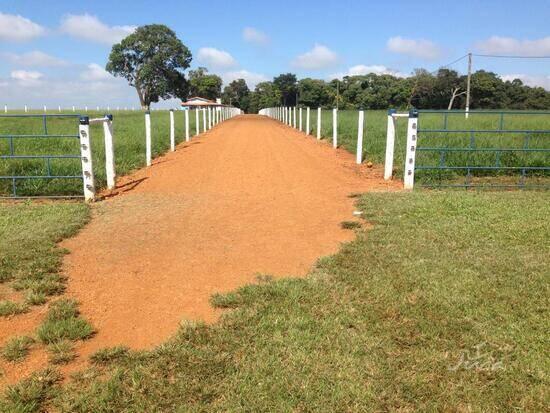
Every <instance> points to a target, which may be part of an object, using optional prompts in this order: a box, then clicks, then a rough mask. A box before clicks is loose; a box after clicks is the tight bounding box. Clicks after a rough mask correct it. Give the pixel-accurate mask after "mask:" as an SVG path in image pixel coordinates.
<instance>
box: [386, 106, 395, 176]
mask: <svg viewBox="0 0 550 413" xmlns="http://www.w3.org/2000/svg"><path fill="white" fill-rule="evenodd" d="M394 113H396V110H395V109H389V110H388V125H387V127H386V159H385V161H384V179H385V180H386V181H387V180H389V179H391V177H392V175H393V153H394V148H395V126H396V125H395V123H396V119H395V118H394V116H393V115H394Z"/></svg>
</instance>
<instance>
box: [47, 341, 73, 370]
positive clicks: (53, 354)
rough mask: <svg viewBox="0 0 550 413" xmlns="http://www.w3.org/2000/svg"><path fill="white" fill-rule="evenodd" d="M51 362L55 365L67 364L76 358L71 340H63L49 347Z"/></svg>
mask: <svg viewBox="0 0 550 413" xmlns="http://www.w3.org/2000/svg"><path fill="white" fill-rule="evenodd" d="M48 352H49V353H50V362H51V363H53V364H67V363H68V362H70V361H72V360H74V359H75V358H76V353H75V351H74V345H73V343H72V342H70V341H69V340H61V341H58V342H55V343H52V344H50V345H49V346H48Z"/></svg>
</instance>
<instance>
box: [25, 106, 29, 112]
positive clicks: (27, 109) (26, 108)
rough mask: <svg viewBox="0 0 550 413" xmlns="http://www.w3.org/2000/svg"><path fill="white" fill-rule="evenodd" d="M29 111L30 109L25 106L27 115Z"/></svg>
mask: <svg viewBox="0 0 550 413" xmlns="http://www.w3.org/2000/svg"><path fill="white" fill-rule="evenodd" d="M28 111H29V108H28V107H27V105H25V113H27V112H28Z"/></svg>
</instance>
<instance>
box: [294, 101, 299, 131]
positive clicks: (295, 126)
mask: <svg viewBox="0 0 550 413" xmlns="http://www.w3.org/2000/svg"><path fill="white" fill-rule="evenodd" d="M297 127H298V125H296V106H294V129H296V128H297Z"/></svg>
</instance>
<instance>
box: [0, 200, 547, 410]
mask: <svg viewBox="0 0 550 413" xmlns="http://www.w3.org/2000/svg"><path fill="white" fill-rule="evenodd" d="M549 202H550V196H549V195H548V194H547V193H540V192H507V193H506V192H475V193H471V192H439V191H437V192H427V191H419V192H415V193H399V194H396V193H378V194H374V193H373V194H366V195H364V196H362V197H361V198H359V199H358V208H360V209H361V210H362V211H364V217H365V218H366V219H367V221H368V222H370V223H372V224H374V227H372V228H370V229H357V239H356V240H355V241H353V242H351V243H348V244H346V245H345V246H343V248H342V249H341V251H340V252H339V253H338V254H336V255H334V256H331V257H326V258H323V259H321V260H319V262H318V264H317V265H316V267H315V269H314V270H313V271H312V272H311V274H310V275H309V276H308V277H307V278H305V279H284V280H278V281H270V280H269V278H268V277H263V278H262V281H261V282H259V283H258V284H257V285H250V286H246V287H242V288H241V289H239V290H237V291H235V292H232V293H229V294H226V295H223V296H216V297H214V298H213V303H214V304H215V305H217V306H220V307H224V308H227V309H230V310H229V312H228V313H227V314H225V316H224V317H223V319H222V321H221V322H219V323H217V324H214V325H210V326H205V325H193V324H189V325H187V326H185V327H182V328H181V329H180V331H179V332H178V333H177V334H176V335H175V336H174V337H173V339H172V340H170V341H169V342H167V343H166V344H164V345H162V346H160V347H159V348H157V349H155V350H153V351H149V352H136V353H134V352H129V351H127V350H126V349H123V348H115V349H110V350H103V351H101V352H100V353H98V354H97V355H96V356H95V357H93V358H92V360H93V363H94V367H93V368H92V369H91V370H89V371H87V372H83V373H80V374H78V375H77V379H76V381H74V382H72V383H70V384H68V385H67V384H63V385H62V384H61V383H60V382H59V375H58V374H57V373H56V371H55V370H53V369H52V368H49V369H48V370H46V371H42V372H38V373H36V374H35V375H34V376H33V377H32V378H30V379H29V380H26V381H24V382H22V383H20V384H19V385H16V386H12V387H10V388H8V389H7V391H6V392H5V395H4V398H3V399H2V401H1V402H0V410H1V411H25V412H35V411H43V410H48V411H50V410H53V411H66V412H69V411H70V412H108V411H126V412H142V411H190V412H199V411H255V412H261V411H265V412H268V411H269V412H274V411H300V412H305V411H312V412H313V411H315V412H334V411H350V412H351V411H357V412H360V411H361V412H363V411H474V412H482V411H533V412H535V411H545V410H547V408H548V398H547V397H548V387H549V385H550V382H549V380H548V374H549V372H550V360H549V358H548V357H547V339H548V337H547V334H548V331H549V329H550V314H549V307H548V295H549V293H550V291H549V284H548V268H550V249H549V246H550V226H549V222H550V219H549V218H550V215H549V214H550V212H549V209H548V205H549ZM10 208H11V207H10ZM19 208H20V210H19V211H18V215H17V216H21V217H22V216H24V215H25V214H26V215H25V216H26V217H27V218H26V219H22V218H21V219H19V220H14V221H6V223H4V224H3V226H2V227H1V230H2V232H3V233H2V239H4V237H5V234H6V233H7V234H12V235H11V237H14V236H16V235H13V234H17V233H18V232H21V230H22V229H25V228H30V227H35V226H33V225H32V224H31V223H33V222H34V223H36V224H40V223H43V222H56V221H63V217H65V216H66V214H67V213H68V212H69V211H68V210H67V209H70V208H76V206H74V205H70V206H65V205H56V206H50V205H33V204H28V205H21V206H20V207H19ZM78 208H80V207H78ZM79 214H80V212H79ZM43 228H44V229H43V230H42V232H44V233H49V235H48V236H44V239H49V240H51V239H55V238H57V237H58V236H59V232H56V231H58V230H55V231H54V229H53V228H52V227H51V226H44V227H43ZM66 230H68V229H66ZM6 231H7V232H6ZM41 242H42V241H41ZM49 242H50V241H48V243H47V245H48V246H49V245H51V244H49ZM0 251H3V250H0ZM47 254H48V253H45V255H44V256H47ZM49 254H56V253H55V251H53V250H50V252H49ZM16 256H17V255H16ZM54 256H55V255H54ZM22 257H25V256H24V255H22ZM26 265H27V264H24V265H23V264H22V265H21V268H25V267H26ZM69 307H70V306H69ZM69 307H67V308H69ZM71 308H72V307H70V308H69V309H71ZM64 312H66V311H65V310H64ZM71 314H72V313H71ZM53 315H55V314H53ZM53 315H49V316H48V317H49V318H52V317H53ZM54 318H55V317H54ZM15 344H18V343H14V344H13V346H12V347H13V348H9V349H6V350H5V351H7V352H9V353H10V355H11V356H12V357H19V356H20V354H21V353H24V348H23V347H22V346H21V345H15Z"/></svg>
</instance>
